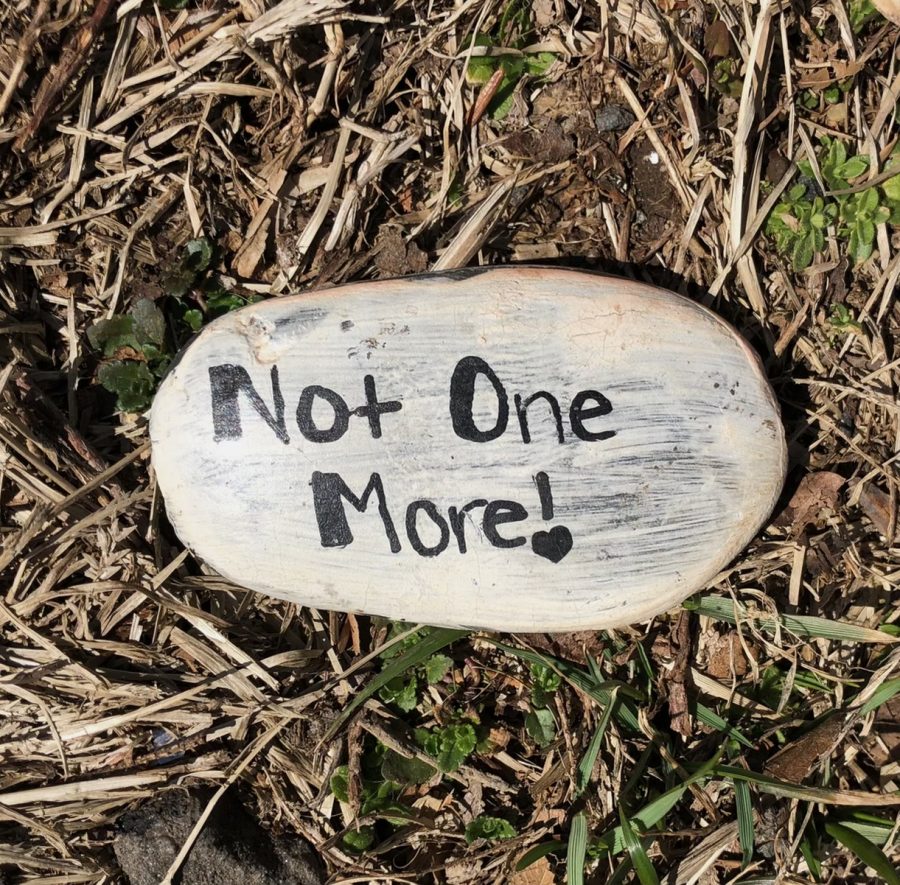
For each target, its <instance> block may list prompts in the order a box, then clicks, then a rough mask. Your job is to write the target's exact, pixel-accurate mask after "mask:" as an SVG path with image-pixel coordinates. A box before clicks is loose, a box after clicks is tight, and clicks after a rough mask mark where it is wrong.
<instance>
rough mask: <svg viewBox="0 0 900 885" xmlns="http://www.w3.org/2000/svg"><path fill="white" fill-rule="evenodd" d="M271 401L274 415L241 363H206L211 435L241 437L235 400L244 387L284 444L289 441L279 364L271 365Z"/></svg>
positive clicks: (238, 407) (226, 437)
mask: <svg viewBox="0 0 900 885" xmlns="http://www.w3.org/2000/svg"><path fill="white" fill-rule="evenodd" d="M271 378H272V403H273V405H274V407H275V417H274V418H273V417H272V413H271V412H270V411H269V409H268V407H267V406H266V404H265V403H264V402H263V399H262V397H261V396H260V395H259V394H258V393H257V392H256V388H255V387H254V386H253V382H252V381H251V380H250V375H249V374H248V372H247V370H246V369H245V368H244V367H243V366H234V365H231V364H230V363H226V364H224V365H221V366H210V367H209V386H210V392H211V403H212V419H213V439H214V440H215V441H216V442H222V441H223V440H227V439H240V438H241V436H242V434H243V429H242V427H241V409H240V405H239V403H238V394H239V393H240V392H241V391H243V392H244V393H245V394H247V398H248V399H249V400H250V405H251V406H253V408H254V410H255V411H256V414H257V415H259V417H260V418H262V419H263V421H265V422H266V424H267V425H268V426H269V427H271V428H272V430H273V431H274V432H275V436H276V437H278V439H280V440H281V441H282V442H283V443H285V445H287V443H289V442H290V438H289V437H288V432H287V427H286V426H285V423H284V397H283V396H282V395H281V386H280V385H279V383H278V367H277V366H272V371H271Z"/></svg>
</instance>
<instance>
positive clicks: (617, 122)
mask: <svg viewBox="0 0 900 885" xmlns="http://www.w3.org/2000/svg"><path fill="white" fill-rule="evenodd" d="M634 119H635V118H634V114H632V113H631V111H629V110H628V108H626V107H622V105H620V104H608V105H605V106H604V107H602V108H600V109H599V110H598V111H597V112H596V113H595V114H594V123H595V124H596V126H597V131H598V132H620V131H621V130H623V129H627V128H628V127H629V126H630V125H631V124H632V123H633V122H634Z"/></svg>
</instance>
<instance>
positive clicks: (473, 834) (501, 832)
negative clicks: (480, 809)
mask: <svg viewBox="0 0 900 885" xmlns="http://www.w3.org/2000/svg"><path fill="white" fill-rule="evenodd" d="M515 836H516V830H515V827H513V825H512V824H511V823H510V822H509V821H507V820H504V819H503V818H502V817H490V816H489V815H486V814H482V815H479V816H478V817H476V818H475V820H473V821H471V822H470V823H469V824H467V826H466V843H467V844H468V845H471V844H472V843H473V842H477V841H478V840H479V839H485V840H486V841H488V842H499V841H500V840H501V839H514V838H515Z"/></svg>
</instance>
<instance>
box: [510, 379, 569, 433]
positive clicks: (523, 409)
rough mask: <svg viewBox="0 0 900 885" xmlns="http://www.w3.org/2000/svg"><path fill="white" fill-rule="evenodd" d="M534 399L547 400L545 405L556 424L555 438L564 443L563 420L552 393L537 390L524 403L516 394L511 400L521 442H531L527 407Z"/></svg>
mask: <svg viewBox="0 0 900 885" xmlns="http://www.w3.org/2000/svg"><path fill="white" fill-rule="evenodd" d="M536 399H545V400H547V404H548V405H549V406H550V411H551V412H552V413H553V420H554V421H555V422H556V436H557V437H558V439H559V441H560V442H565V441H566V438H565V433H564V431H563V420H562V413H561V412H560V410H559V403H558V402H557V400H556V397H555V396H553V394H552V393H547V391H546V390H539V391H538V392H537V393H533V394H532V395H531V396H530V397H528V399H526V400H525V401H524V402H523V401H522V397H521V396H520V395H519V394H518V393H517V394H516V395H515V396H514V397H513V400H514V402H515V404H516V414H517V415H518V416H519V428H520V429H521V431H522V442H523V443H530V442H531V432H530V431H529V429H528V407H529V406H530V405H531V404H532V403H533V402H534V401H535V400H536Z"/></svg>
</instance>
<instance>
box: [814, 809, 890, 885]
mask: <svg viewBox="0 0 900 885" xmlns="http://www.w3.org/2000/svg"><path fill="white" fill-rule="evenodd" d="M825 832H826V833H828V835H829V836H831V838H832V839H834V840H835V841H836V842H840V844H841V845H843V846H844V848H846V849H847V850H848V851H852V852H853V853H854V854H855V855H856V856H857V857H858V858H859V859H860V860H861V861H862V862H863V863H864V864H865V865H866V866H867V867H871V868H872V869H873V870H875V872H876V873H878V875H879V876H880V877H881V881H882V882H885V883H886V885H900V873H898V872H897V868H896V867H895V866H894V865H893V864H892V863H891V862H890V860H888V857H887V855H886V854H885V853H884V852H883V851H882V850H881V849H880V848H879V847H878V846H877V845H875V844H873V843H872V842H870V841H869V840H868V839H867V838H866V837H865V836H863V835H862V834H860V833H858V832H857V831H856V830H851V829H850V828H849V827H845V826H844V825H843V824H839V823H837V822H835V821H832V822H829V823H827V824H825Z"/></svg>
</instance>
